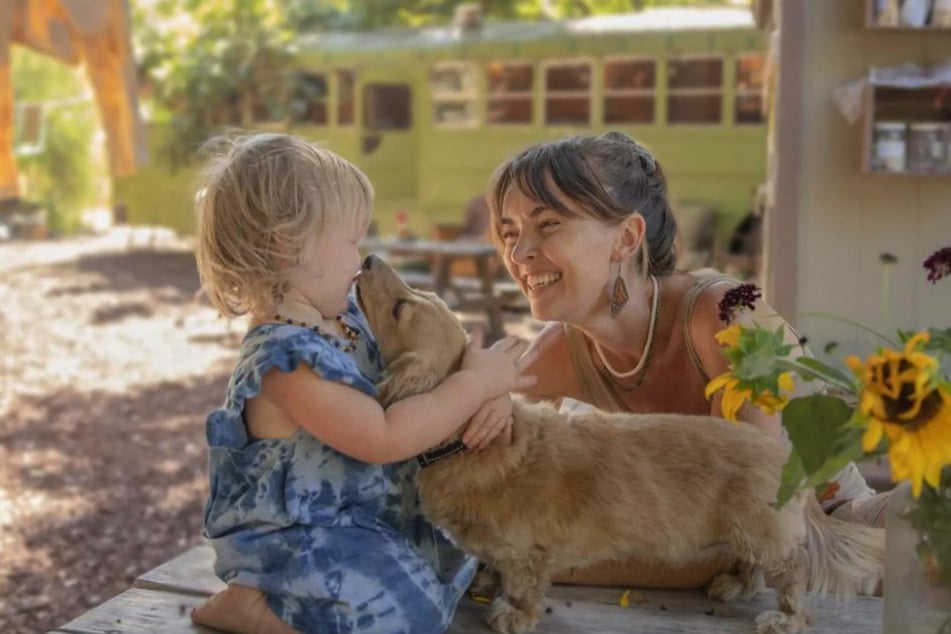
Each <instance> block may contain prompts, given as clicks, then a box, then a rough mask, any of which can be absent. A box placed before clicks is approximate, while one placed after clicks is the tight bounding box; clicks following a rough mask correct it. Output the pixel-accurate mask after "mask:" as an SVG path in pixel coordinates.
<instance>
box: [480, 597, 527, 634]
mask: <svg viewBox="0 0 951 634" xmlns="http://www.w3.org/2000/svg"><path fill="white" fill-rule="evenodd" d="M486 620H487V621H488V623H489V627H491V628H492V630H493V631H494V632H501V633H502V634H523V632H527V631H529V630H530V629H532V628H533V627H535V619H534V618H532V617H530V616H528V615H526V614H525V613H524V612H521V611H519V610H518V609H516V608H515V606H513V605H512V604H511V603H509V602H508V601H506V600H505V599H503V598H502V597H497V598H496V599H494V600H493V601H492V604H491V605H489V614H488V617H487V618H486Z"/></svg>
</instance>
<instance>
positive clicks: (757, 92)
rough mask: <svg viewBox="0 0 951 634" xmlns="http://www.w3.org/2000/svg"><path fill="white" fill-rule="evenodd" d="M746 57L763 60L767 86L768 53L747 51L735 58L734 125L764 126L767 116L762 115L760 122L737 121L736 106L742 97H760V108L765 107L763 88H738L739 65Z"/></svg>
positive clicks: (764, 79)
mask: <svg viewBox="0 0 951 634" xmlns="http://www.w3.org/2000/svg"><path fill="white" fill-rule="evenodd" d="M744 57H759V58H760V59H762V60H763V85H765V84H766V53H764V52H762V51H747V52H744V53H737V54H736V55H734V56H733V125H740V126H748V125H763V124H765V123H766V115H765V114H764V115H762V117H763V118H762V120H760V121H737V120H736V112H737V110H736V104H737V102H738V101H739V99H740V97H751V96H752V97H759V99H760V107H762V105H763V101H764V99H765V96H764V95H763V86H760V87H759V88H753V89H749V88H747V89H744V90H740V89H739V87H738V86H737V83H738V82H737V80H738V79H739V75H738V74H737V72H736V71H737V64H738V63H739V61H740V60H741V59H743V58H744Z"/></svg>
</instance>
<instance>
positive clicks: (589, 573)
mask: <svg viewBox="0 0 951 634" xmlns="http://www.w3.org/2000/svg"><path fill="white" fill-rule="evenodd" d="M489 205H490V211H491V214H490V215H491V235H492V237H493V239H494V240H495V241H496V244H497V246H498V248H499V251H500V253H501V256H502V259H503V261H504V263H505V266H506V268H507V269H508V271H509V273H510V274H511V276H512V278H513V279H515V280H516V281H517V283H518V284H519V286H520V288H521V290H522V292H523V293H524V294H525V296H526V297H527V299H528V302H529V305H530V306H531V311H532V315H533V316H534V317H535V318H537V319H540V320H542V321H546V322H549V323H548V324H547V325H546V326H545V328H544V329H543V330H542V331H541V332H540V333H539V335H538V337H537V338H536V339H535V341H534V342H533V344H532V349H533V350H534V352H535V353H536V354H537V355H538V356H537V360H536V361H535V363H534V365H533V366H532V367H530V368H528V369H527V370H526V372H527V373H530V374H535V375H537V377H538V382H537V383H536V384H535V386H534V387H532V388H531V389H530V390H528V391H527V392H526V395H527V396H529V397H532V398H539V399H552V400H555V399H563V398H565V397H567V398H570V399H574V400H576V401H582V402H584V403H590V404H592V405H594V406H595V407H598V408H600V409H603V410H608V411H627V412H677V413H684V414H712V415H714V416H722V415H723V413H722V410H721V396H720V395H719V394H715V395H714V396H713V398H712V400H707V398H706V396H705V395H704V389H705V387H706V384H707V383H708V381H709V380H710V378H711V377H715V376H718V375H720V374H721V373H723V372H725V371H726V370H727V368H728V361H727V359H726V357H725V356H724V355H723V354H722V351H721V349H720V345H719V343H718V342H717V341H716V339H715V334H716V333H717V332H718V331H720V330H721V329H723V328H724V327H725V324H724V323H723V321H722V320H721V318H720V315H719V312H720V311H719V303H720V301H721V300H722V299H723V296H724V294H725V293H726V292H727V291H728V290H729V289H731V288H733V287H735V286H736V284H737V283H736V282H735V281H734V280H730V279H729V278H726V277H724V276H721V275H717V274H715V273H712V272H709V271H707V272H703V273H683V272H677V271H675V264H676V253H675V249H674V237H675V235H676V233H677V223H676V220H675V219H674V216H673V213H672V211H671V208H670V203H669V200H668V198H667V184H666V180H665V178H664V174H663V171H662V170H661V167H660V165H659V164H658V162H657V160H656V159H655V158H654V156H653V155H652V154H651V153H650V152H648V151H647V150H646V149H645V148H644V147H642V146H640V145H638V144H637V142H635V141H634V140H633V139H631V138H630V137H628V136H626V135H624V134H621V133H619V132H609V133H607V134H604V135H602V136H598V137H591V136H586V137H570V138H565V139H561V140H557V141H553V142H546V143H541V144H538V145H535V146H532V147H530V148H528V149H526V150H524V151H522V152H521V153H519V154H517V155H516V156H514V157H512V158H511V159H509V160H508V161H506V162H505V163H503V164H502V165H501V166H500V167H499V168H498V169H497V170H496V172H495V174H494V175H493V178H492V182H491V187H490V190H489ZM754 316H755V317H754ZM744 318H745V319H754V318H755V319H756V321H757V323H759V324H763V325H767V326H768V325H770V321H773V322H774V323H773V324H772V327H773V328H774V329H775V328H776V327H777V325H778V324H780V323H784V322H782V321H781V318H779V317H777V316H775V311H773V309H771V308H769V307H768V306H766V305H765V304H764V303H762V302H757V304H756V309H755V312H754V315H747V316H744ZM786 332H787V337H788V338H789V339H790V341H794V342H797V341H798V339H799V337H798V335H796V334H795V332H794V331H793V330H792V328H791V327H789V326H788V325H787V326H786ZM739 418H740V420H742V421H745V422H747V423H749V424H752V425H756V426H757V427H760V428H761V429H763V430H764V431H765V432H766V433H771V434H781V430H782V428H781V425H780V420H779V417H778V416H775V415H769V414H767V413H765V412H763V411H762V410H760V409H758V408H757V407H755V406H751V405H749V404H747V405H745V406H744V407H743V408H741V409H740V411H739ZM837 484H838V489H837V494H836V495H835V496H833V497H832V498H831V499H829V500H824V504H825V507H826V509H827V512H832V511H835V513H836V514H837V516H838V515H839V514H841V516H842V517H843V518H848V519H852V520H855V521H864V522H865V523H868V524H875V525H881V523H882V522H883V521H884V516H883V514H882V513H881V510H882V509H883V508H884V504H883V501H882V498H883V497H884V496H873V494H874V492H873V491H872V490H871V489H869V488H868V486H867V485H866V484H865V481H864V480H863V479H862V477H861V475H860V474H859V473H858V470H857V469H856V468H855V466H854V465H850V466H849V468H847V469H845V470H843V472H842V473H840V474H839V476H838V477H837ZM685 512H688V511H687V510H686V509H685ZM727 565H729V562H726V561H723V560H722V559H708V560H704V561H700V562H697V563H696V564H695V565H692V566H687V567H682V568H669V567H662V566H657V565H654V564H651V565H641V564H639V563H638V562H620V563H606V564H603V565H599V566H596V567H594V568H591V569H588V570H585V571H572V572H571V574H569V575H568V576H567V577H565V578H563V579H562V580H563V581H568V582H572V583H594V584H608V585H637V586H642V587H643V586H665V587H683V586H698V585H702V584H703V583H704V582H705V581H707V580H708V579H709V578H710V577H711V576H712V575H713V574H715V573H717V572H719V571H720V570H722V569H723V568H724V567H725V566H727Z"/></svg>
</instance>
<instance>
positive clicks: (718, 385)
mask: <svg viewBox="0 0 951 634" xmlns="http://www.w3.org/2000/svg"><path fill="white" fill-rule="evenodd" d="M777 381H778V384H779V393H778V394H773V393H772V392H771V391H770V390H763V391H761V392H760V393H759V394H758V395H757V396H756V397H755V398H754V396H753V387H752V386H751V385H750V384H749V382H747V381H743V380H741V379H738V378H736V377H735V376H733V374H732V370H727V371H726V372H724V373H723V374H721V375H720V376H718V377H716V378H714V379H713V380H711V381H710V382H709V383H707V389H706V391H705V392H704V393H705V394H706V397H707V398H708V399H709V398H710V397H711V396H713V394H714V393H715V392H717V391H718V390H721V389H722V390H723V402H722V403H721V404H720V409H722V410H723V417H724V418H726V419H727V420H732V421H734V422H736V421H737V413H738V412H739V411H740V408H741V407H743V404H744V403H745V402H747V401H749V402H751V403H753V405H756V406H757V407H759V408H760V409H761V410H763V411H764V412H766V413H767V414H775V413H776V412H778V411H780V410H782V409H783V408H784V407H786V403H788V402H789V396H788V394H789V393H790V392H792V391H793V388H794V387H795V386H794V384H793V378H792V374H790V373H789V372H783V373H781V374H780V375H779V377H778V379H777Z"/></svg>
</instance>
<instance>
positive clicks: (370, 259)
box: [363, 255, 376, 271]
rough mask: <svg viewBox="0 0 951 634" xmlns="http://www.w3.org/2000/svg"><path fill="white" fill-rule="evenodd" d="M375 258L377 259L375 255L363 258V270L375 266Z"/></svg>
mask: <svg viewBox="0 0 951 634" xmlns="http://www.w3.org/2000/svg"><path fill="white" fill-rule="evenodd" d="M375 259H376V256H375V255H368V256H367V257H366V259H364V260H363V270H364V271H369V270H370V268H371V267H372V266H373V260H375Z"/></svg>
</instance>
